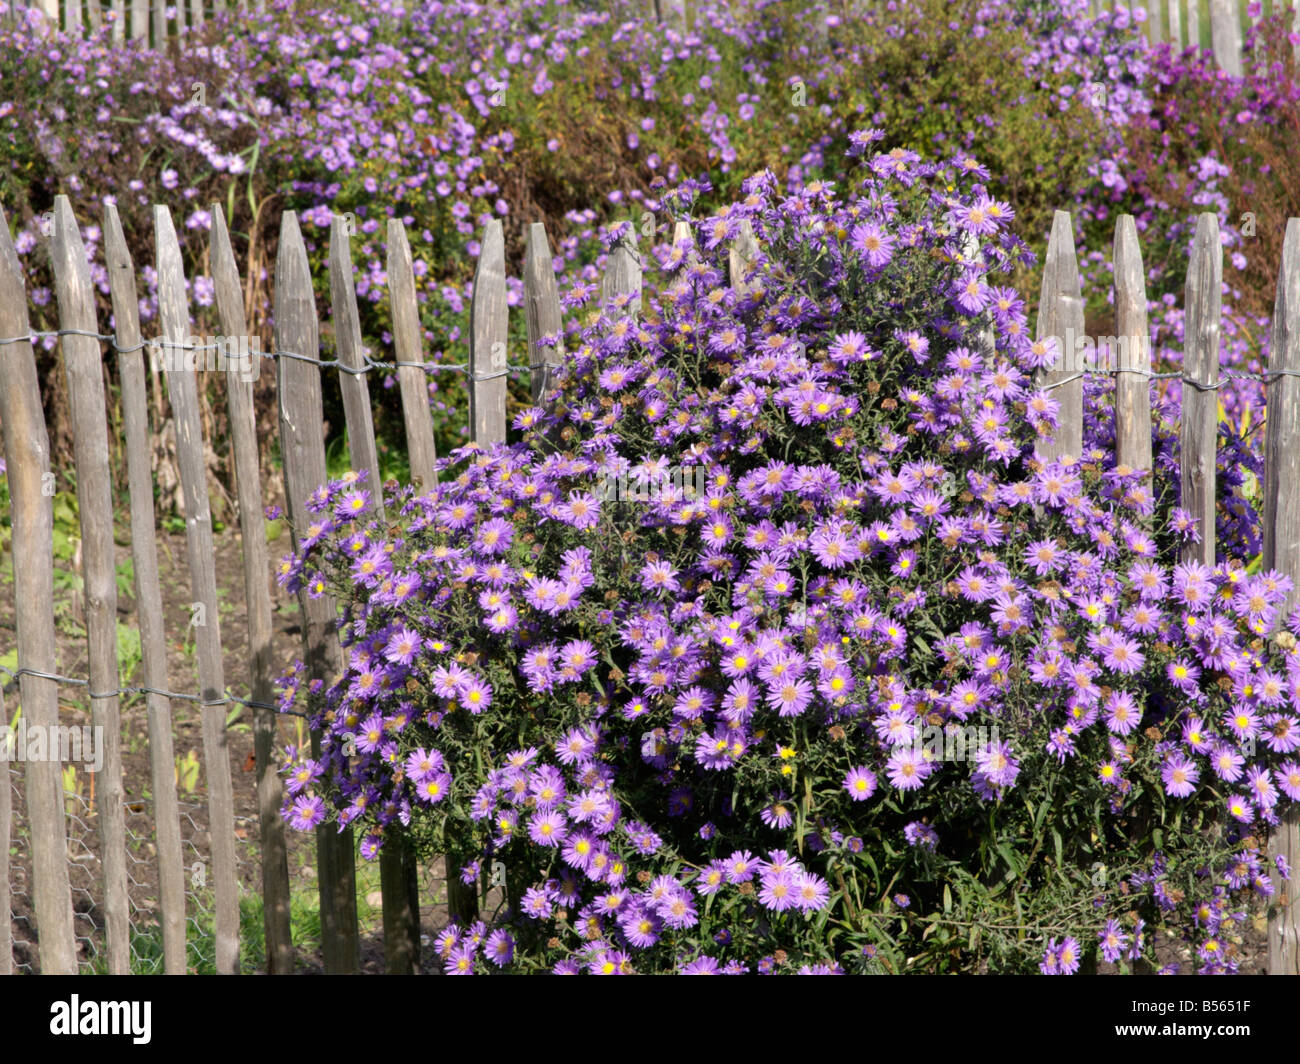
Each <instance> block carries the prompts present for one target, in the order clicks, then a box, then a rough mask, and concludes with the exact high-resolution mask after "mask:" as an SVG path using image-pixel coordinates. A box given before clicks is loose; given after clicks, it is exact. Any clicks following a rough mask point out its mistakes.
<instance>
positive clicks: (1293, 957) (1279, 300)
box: [1263, 218, 1300, 975]
mask: <svg viewBox="0 0 1300 1064" xmlns="http://www.w3.org/2000/svg"><path fill="white" fill-rule="evenodd" d="M1268 371H1269V373H1270V374H1274V375H1275V376H1273V378H1272V380H1270V381H1269V382H1268V384H1267V391H1266V393H1265V401H1266V407H1265V409H1266V410H1267V412H1268V414H1267V416H1268V420H1267V423H1266V424H1265V427H1264V432H1265V441H1264V558H1263V567H1264V569H1265V570H1268V569H1277V570H1279V571H1280V572H1282V573H1284V574H1285V575H1286V576H1289V577H1290V578H1291V581H1292V583H1293V584H1294V585H1295V586H1294V587H1293V588H1292V589H1291V591H1290V592H1289V593H1288V594H1287V597H1286V600H1285V602H1284V603H1283V605H1282V609H1281V614H1282V616H1284V617H1285V616H1287V615H1288V614H1289V613H1290V612H1291V610H1293V609H1294V608H1295V606H1296V604H1297V603H1300V377H1298V376H1297V374H1300V218H1292V219H1290V220H1289V221H1288V222H1287V226H1286V238H1285V240H1284V241H1283V244H1282V261H1281V263H1280V264H1279V266H1278V271H1277V297H1276V300H1275V302H1274V308H1273V332H1272V337H1271V342H1270V345H1269V358H1268ZM1269 855H1270V857H1272V858H1273V859H1274V860H1276V858H1277V857H1279V856H1281V857H1284V858H1285V859H1286V861H1287V863H1288V864H1289V865H1290V867H1291V868H1292V869H1296V868H1300V810H1297V809H1295V808H1294V807H1293V808H1292V810H1291V811H1290V812H1289V813H1288V814H1287V816H1286V817H1285V819H1283V821H1282V823H1281V824H1280V825H1279V826H1278V827H1276V828H1275V829H1274V830H1273V832H1272V834H1271V835H1270V837H1269ZM1274 867H1276V865H1274ZM1274 883H1275V885H1276V886H1277V897H1276V902H1277V904H1278V905H1279V912H1278V914H1277V916H1276V917H1274V919H1273V920H1272V921H1271V922H1270V923H1269V928H1268V971H1269V974H1271V975H1300V876H1297V875H1295V874H1294V872H1293V874H1292V876H1291V878H1290V879H1289V880H1283V881H1281V882H1278V879H1277V878H1275V879H1274Z"/></svg>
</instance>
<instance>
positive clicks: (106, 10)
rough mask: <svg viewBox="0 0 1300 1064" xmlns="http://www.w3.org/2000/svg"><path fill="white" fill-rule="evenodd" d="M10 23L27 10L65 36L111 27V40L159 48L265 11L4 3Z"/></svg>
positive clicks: (226, 2) (104, 2)
mask: <svg viewBox="0 0 1300 1064" xmlns="http://www.w3.org/2000/svg"><path fill="white" fill-rule="evenodd" d="M3 2H6V3H8V5H9V15H8V18H9V20H10V21H11V22H13V21H14V20H16V19H18V18H19V17H21V16H22V14H23V12H25V11H26V10H30V9H35V10H37V11H39V12H40V13H41V14H42V15H43V16H44V18H45V19H46V20H47V22H48V24H49V25H51V26H55V27H58V28H59V29H61V30H63V32H65V33H69V34H80V33H84V32H86V31H91V32H94V31H95V30H98V29H100V28H101V27H103V26H105V25H109V26H112V28H113V40H115V41H118V42H121V41H124V40H127V39H128V38H129V39H130V40H133V41H135V40H142V41H144V42H145V43H146V44H150V43H152V44H153V45H154V46H155V47H160V46H161V45H162V44H163V43H165V42H166V40H167V38H168V37H169V36H171V35H174V34H176V33H179V32H181V31H182V30H185V29H186V28H188V27H194V26H201V25H203V24H204V22H206V21H208V20H209V19H211V18H213V17H215V16H216V15H220V14H223V13H225V12H226V11H231V10H238V9H239V8H242V7H247V8H249V9H250V10H254V11H264V10H266V0H3Z"/></svg>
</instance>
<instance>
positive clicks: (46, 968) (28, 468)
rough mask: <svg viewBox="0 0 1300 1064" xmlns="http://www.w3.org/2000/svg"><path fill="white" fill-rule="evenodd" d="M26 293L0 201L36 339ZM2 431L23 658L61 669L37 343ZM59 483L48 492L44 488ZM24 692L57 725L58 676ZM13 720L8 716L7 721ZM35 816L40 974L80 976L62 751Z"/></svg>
mask: <svg viewBox="0 0 1300 1064" xmlns="http://www.w3.org/2000/svg"><path fill="white" fill-rule="evenodd" d="M30 333H31V324H30V321H29V319H28V317H27V294H26V286H25V285H24V282H23V273H22V267H21V266H20V265H19V263H18V253H17V252H16V251H15V250H14V245H13V240H12V239H11V238H10V236H9V221H8V219H7V218H6V217H5V213H4V209H3V208H2V207H0V337H6V338H8V337H15V336H27V335H29V334H30ZM0 432H3V434H4V447H5V464H6V465H7V467H8V469H7V472H6V476H7V478H8V481H9V499H10V514H11V519H12V525H13V538H12V540H11V542H10V548H11V550H12V552H13V559H14V607H15V613H16V618H17V627H18V665H19V667H20V668H28V669H39V670H40V671H41V672H48V673H53V672H54V671H55V661H54V541H53V530H54V503H53V487H54V475H53V474H52V473H51V472H50V443H49V437H48V436H47V435H46V431H45V414H44V411H43V410H42V407H41V392H40V387H39V386H38V385H37V382H36V359H35V357H34V356H33V354H32V345H31V342H30V341H27V340H23V341H21V342H19V343H13V344H5V345H3V346H0ZM47 484H48V485H49V487H50V489H51V490H50V493H49V494H46V492H45V491H44V488H45V486H46V485H47ZM20 683H21V687H20V698H21V702H22V707H23V715H24V716H25V717H26V719H27V722H28V724H29V725H39V726H40V727H42V728H46V729H48V728H50V727H52V726H54V725H56V724H57V723H58V720H59V711H58V688H57V686H56V685H55V681H53V680H47V679H44V678H42V677H39V676H23V677H22V679H21V681H20ZM5 723H6V724H8V723H9V722H8V721H5ZM26 777H27V778H26V783H27V790H26V798H27V822H28V825H29V827H30V832H31V853H32V903H33V907H34V908H35V910H36V928H37V932H38V933H39V935H40V962H41V971H42V972H43V973H45V974H46V975H75V974H76V972H77V946H76V941H75V939H74V937H73V933H72V893H71V889H70V887H69V883H68V834H67V825H66V822H65V820H64V812H63V780H62V770H61V768H60V765H59V758H58V751H57V750H55V751H54V755H53V756H52V757H47V758H46V759H43V760H42V759H32V760H29V761H28V762H27V772H26Z"/></svg>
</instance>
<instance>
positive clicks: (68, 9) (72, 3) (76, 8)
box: [54, 0, 82, 36]
mask: <svg viewBox="0 0 1300 1064" xmlns="http://www.w3.org/2000/svg"><path fill="white" fill-rule="evenodd" d="M54 24H55V25H56V26H57V25H58V24H59V12H58V8H57V7H56V8H55V11H54ZM63 29H64V31H65V32H66V33H67V34H68V35H69V36H80V35H81V33H82V21H81V0H65V2H64V8H63Z"/></svg>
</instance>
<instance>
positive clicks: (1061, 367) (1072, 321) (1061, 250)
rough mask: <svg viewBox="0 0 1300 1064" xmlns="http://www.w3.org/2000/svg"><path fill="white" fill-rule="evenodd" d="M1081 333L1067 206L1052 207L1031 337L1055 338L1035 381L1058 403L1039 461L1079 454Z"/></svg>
mask: <svg viewBox="0 0 1300 1064" xmlns="http://www.w3.org/2000/svg"><path fill="white" fill-rule="evenodd" d="M1083 335H1084V323H1083V296H1082V294H1081V292H1080V288H1079V264H1078V261H1077V259H1076V258H1075V253H1074V227H1073V226H1072V225H1071V223H1070V215H1069V212H1067V211H1057V212H1056V214H1055V216H1054V217H1053V219H1052V233H1051V236H1050V237H1049V238H1048V242H1047V254H1046V255H1045V256H1044V260H1043V283H1042V287H1041V290H1040V295H1039V309H1038V326H1037V333H1036V334H1035V339H1037V340H1040V341H1041V340H1046V339H1048V338H1049V337H1055V338H1056V340H1057V356H1058V361H1057V362H1056V364H1055V366H1054V367H1053V368H1051V369H1048V370H1044V371H1043V372H1042V373H1041V374H1040V375H1039V387H1043V388H1050V389H1051V390H1052V396H1053V398H1054V399H1055V400H1056V401H1057V403H1059V404H1060V413H1059V415H1058V417H1057V429H1056V434H1055V436H1053V437H1052V438H1051V439H1050V440H1046V441H1044V442H1043V443H1041V444H1039V447H1038V450H1039V453H1040V454H1041V455H1042V456H1043V459H1044V461H1047V462H1051V461H1055V460H1057V459H1060V458H1064V457H1065V456H1066V455H1069V456H1070V457H1072V458H1073V459H1074V460H1075V461H1078V460H1079V458H1081V457H1082V455H1083V381H1082V379H1081V377H1080V371H1081V370H1082V368H1083V367H1082V364H1081V358H1080V355H1081V352H1080V350H1079V347H1078V344H1077V342H1076V341H1077V340H1078V339H1080V338H1082V337H1083Z"/></svg>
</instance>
